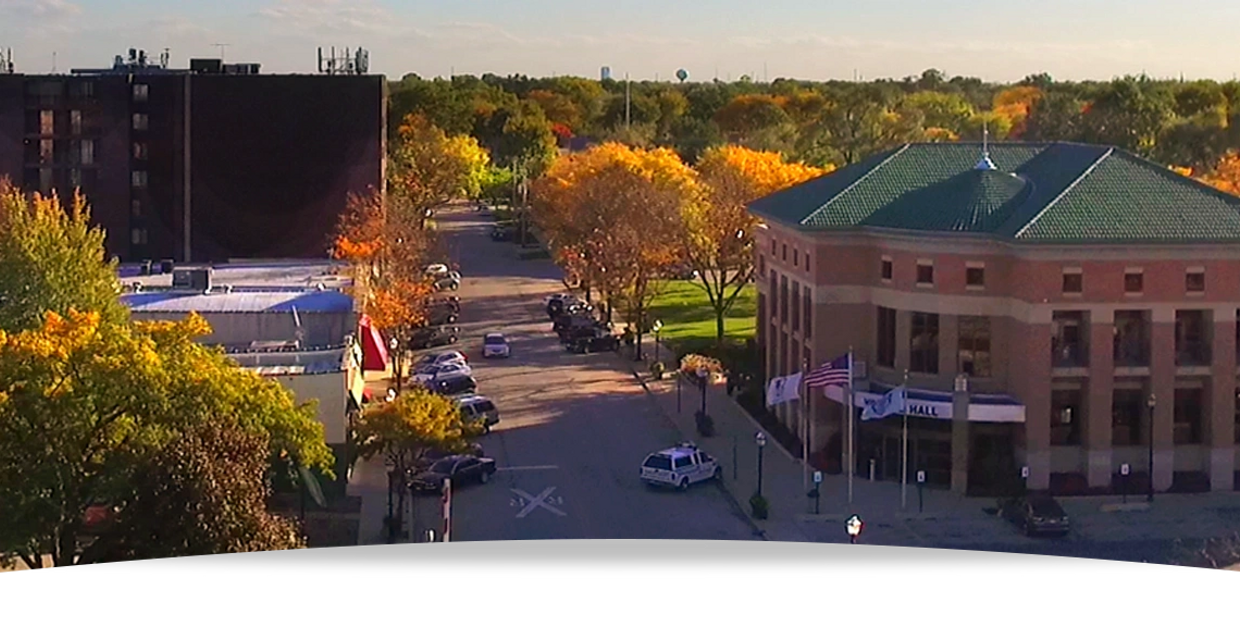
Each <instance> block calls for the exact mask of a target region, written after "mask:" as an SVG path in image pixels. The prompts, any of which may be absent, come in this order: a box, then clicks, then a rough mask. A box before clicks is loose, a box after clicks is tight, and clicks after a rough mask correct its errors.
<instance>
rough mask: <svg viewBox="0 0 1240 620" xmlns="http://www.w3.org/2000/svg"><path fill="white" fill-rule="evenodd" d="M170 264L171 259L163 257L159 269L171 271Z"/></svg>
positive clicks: (163, 271)
mask: <svg viewBox="0 0 1240 620" xmlns="http://www.w3.org/2000/svg"><path fill="white" fill-rule="evenodd" d="M172 265H173V262H172V259H171V258H165V259H164V260H162V261H160V263H159V270H160V272H161V273H172Z"/></svg>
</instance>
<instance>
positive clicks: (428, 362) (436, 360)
mask: <svg viewBox="0 0 1240 620" xmlns="http://www.w3.org/2000/svg"><path fill="white" fill-rule="evenodd" d="M452 362H457V363H460V364H465V365H468V364H469V356H467V355H465V354H464V353H461V352H460V351H440V352H438V353H427V354H426V355H423V356H422V357H419V358H418V359H417V361H415V362H414V363H413V367H414V370H417V369H419V368H423V367H425V366H436V365H439V364H448V363H452Z"/></svg>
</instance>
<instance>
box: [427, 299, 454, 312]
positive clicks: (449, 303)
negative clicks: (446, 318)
mask: <svg viewBox="0 0 1240 620" xmlns="http://www.w3.org/2000/svg"><path fill="white" fill-rule="evenodd" d="M426 306H427V308H428V309H429V308H436V307H440V306H443V307H446V308H451V309H452V311H453V312H456V313H457V314H460V313H461V298H460V297H457V296H456V295H441V296H439V297H433V298H431V300H430V301H429V302H427V304H426Z"/></svg>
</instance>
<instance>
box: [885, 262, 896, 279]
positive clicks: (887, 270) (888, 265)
mask: <svg viewBox="0 0 1240 620" xmlns="http://www.w3.org/2000/svg"><path fill="white" fill-rule="evenodd" d="M893 271H895V269H894V268H893V267H892V264H891V259H890V258H884V259H883V270H882V278H883V280H885V281H887V282H890V281H891V274H892V272H893Z"/></svg>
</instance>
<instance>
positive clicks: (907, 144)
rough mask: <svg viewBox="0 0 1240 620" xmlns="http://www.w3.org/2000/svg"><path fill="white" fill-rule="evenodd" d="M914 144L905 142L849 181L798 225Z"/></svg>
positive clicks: (800, 224) (799, 224)
mask: <svg viewBox="0 0 1240 620" xmlns="http://www.w3.org/2000/svg"><path fill="white" fill-rule="evenodd" d="M912 146H913V143H911V142H905V143H904V145H903V146H901V147H900V148H898V149H896V151H895V152H894V153H892V154H891V155H888V156H887V157H885V158H883V161H880V162H878V164H877V165H876V166H874V167H873V168H870V169H869V170H866V171H865V174H863V175H861V176H860V177H858V178H857V180H856V181H853V182H852V183H849V184H848V187H845V188H844V189H842V190H840V191H839V192H837V193H836V194H835V195H834V196H832V197H831V200H828V201H826V202H824V203H823V204H821V205H819V207H818V208H817V209H814V210H813V211H810V213H809V215H806V216H805V217H803V218H801V221H799V222H797V225H798V226H802V225H804V224H805V220H808V219H809V218H811V217H813V216H814V214H815V213H818V212H819V211H822V210H823V209H826V208H827V207H829V206H831V204H832V203H834V202H835V201H836V200H839V199H840V197H841V196H843V195H845V194H847V193H848V192H850V191H852V189H853V188H854V187H857V185H859V184H860V183H861V182H862V181H864V180H866V179H868V178H870V175H872V174H874V173H875V172H878V171H879V170H880V169H881V168H882V167H883V166H886V165H887V163H888V162H890V161H891V160H893V159H895V158H896V157H897V156H899V155H900V154H901V153H903V152H905V151H907V150H908V149H909V148H910V147H912Z"/></svg>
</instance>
